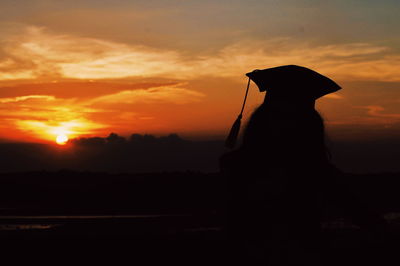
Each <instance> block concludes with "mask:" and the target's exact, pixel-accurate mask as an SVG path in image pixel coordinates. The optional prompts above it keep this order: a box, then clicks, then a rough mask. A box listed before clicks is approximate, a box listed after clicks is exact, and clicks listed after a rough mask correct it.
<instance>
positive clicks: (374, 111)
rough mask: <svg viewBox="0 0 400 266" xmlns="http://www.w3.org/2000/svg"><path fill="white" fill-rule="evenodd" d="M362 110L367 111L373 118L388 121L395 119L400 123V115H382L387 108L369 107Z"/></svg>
mask: <svg viewBox="0 0 400 266" xmlns="http://www.w3.org/2000/svg"><path fill="white" fill-rule="evenodd" d="M361 108H365V109H367V110H368V111H367V113H368V115H370V116H371V117H378V118H387V119H393V120H395V121H397V122H400V114H387V113H382V112H384V111H385V108H384V107H382V106H379V105H368V106H364V107H361Z"/></svg>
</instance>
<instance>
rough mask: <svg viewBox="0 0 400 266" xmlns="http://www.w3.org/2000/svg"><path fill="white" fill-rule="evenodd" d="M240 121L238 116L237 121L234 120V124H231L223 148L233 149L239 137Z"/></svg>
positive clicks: (240, 118) (240, 117)
mask: <svg viewBox="0 0 400 266" xmlns="http://www.w3.org/2000/svg"><path fill="white" fill-rule="evenodd" d="M241 120H242V114H240V115H239V116H238V117H237V119H236V120H235V123H233V125H232V128H231V131H230V132H229V135H228V138H226V141H225V147H227V148H229V149H233V148H235V146H236V141H237V139H238V136H239V131H240V124H241Z"/></svg>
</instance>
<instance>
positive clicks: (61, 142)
mask: <svg viewBox="0 0 400 266" xmlns="http://www.w3.org/2000/svg"><path fill="white" fill-rule="evenodd" d="M67 141H68V137H67V135H65V134H60V135H57V137H56V143H57V144H58V145H65V144H66V143H67Z"/></svg>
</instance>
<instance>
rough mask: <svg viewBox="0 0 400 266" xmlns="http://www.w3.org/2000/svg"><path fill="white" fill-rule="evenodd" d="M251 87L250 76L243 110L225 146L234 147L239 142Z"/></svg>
mask: <svg viewBox="0 0 400 266" xmlns="http://www.w3.org/2000/svg"><path fill="white" fill-rule="evenodd" d="M249 87H250V78H249V81H248V82H247V89H246V95H245V96H244V102H243V105H242V110H241V111H240V114H239V115H238V117H237V118H236V120H235V122H234V123H233V125H232V128H231V131H230V132H229V135H228V137H227V138H226V141H225V147H227V148H228V149H233V148H235V146H236V142H237V139H238V136H239V132H240V124H241V120H242V114H243V110H244V106H245V105H246V100H247V94H248V92H249Z"/></svg>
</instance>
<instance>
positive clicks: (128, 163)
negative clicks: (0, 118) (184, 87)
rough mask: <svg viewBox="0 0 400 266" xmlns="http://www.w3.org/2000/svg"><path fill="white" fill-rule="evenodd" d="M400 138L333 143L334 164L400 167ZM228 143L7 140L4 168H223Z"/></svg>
mask: <svg viewBox="0 0 400 266" xmlns="http://www.w3.org/2000/svg"><path fill="white" fill-rule="evenodd" d="M399 144H400V139H379V140H360V141H331V142H330V143H329V147H330V150H331V153H332V157H333V162H334V163H335V164H336V165H337V166H339V167H340V168H341V169H342V170H344V171H346V172H353V173H373V172H398V171H400V164H399V163H398V158H400V149H398V147H400V145H399ZM225 151H226V150H225V149H224V145H223V141H221V140H215V141H190V140H185V139H182V138H181V137H179V136H178V135H176V134H171V135H168V136H163V137H155V136H153V135H139V134H132V135H131V136H130V137H128V138H124V137H121V136H118V135H117V134H114V133H112V134H110V135H109V136H108V137H106V138H101V137H93V138H80V139H74V140H71V142H70V143H69V146H68V147H58V146H53V145H44V144H27V143H1V144H0V156H1V163H0V171H1V172H14V171H38V170H39V171H40V170H47V171H57V170H60V169H70V170H75V171H100V172H110V173H121V172H132V173H134V172H170V171H200V172H217V171H218V158H219V156H220V155H221V154H222V153H224V152H225Z"/></svg>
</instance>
